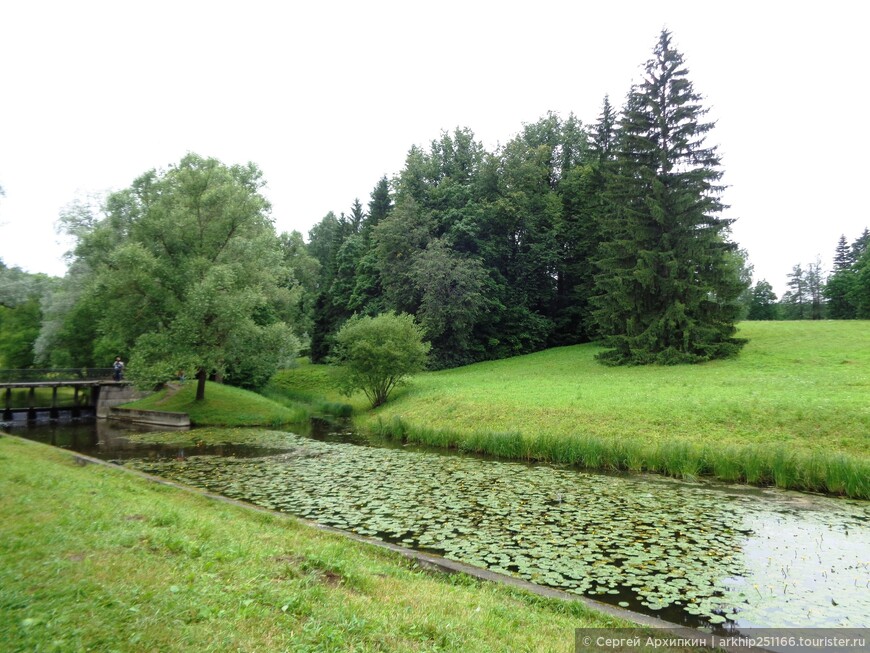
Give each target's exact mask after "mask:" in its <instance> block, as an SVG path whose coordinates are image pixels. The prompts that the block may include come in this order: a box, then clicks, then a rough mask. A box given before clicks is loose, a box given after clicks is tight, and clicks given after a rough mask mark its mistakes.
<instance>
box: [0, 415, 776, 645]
mask: <svg viewBox="0 0 870 653" xmlns="http://www.w3.org/2000/svg"><path fill="white" fill-rule="evenodd" d="M0 437H9V438H13V439H16V440H19V441H21V442H22V443H26V444H28V445H33V446H51V445H45V444H42V443H39V442H33V441H32V440H27V439H25V438H20V437H18V436H15V435H11V434H8V433H3V432H0ZM60 451H63V452H64V453H66V454H68V455H69V456H70V457H71V458H72V459H73V460H75V462H76V463H78V464H80V465H101V466H104V467H109V468H111V469H115V470H119V471H121V472H123V473H126V474H131V475H134V476H137V477H139V478H141V479H143V480H146V481H150V482H151V483H156V484H158V485H164V486H167V487H172V488H175V489H178V490H181V491H183V492H188V493H191V494H197V495H199V496H202V497H205V498H207V499H211V500H213V501H218V502H220V503H226V504H229V505H233V506H236V507H238V508H242V509H244V510H250V511H253V512H257V513H263V514H269V515H272V516H275V517H278V518H280V519H286V520H288V521H296V522H300V523H303V524H306V525H307V526H310V527H311V528H314V529H317V530H319V531H323V532H327V533H332V534H334V535H338V536H340V537H346V538H348V539H351V540H354V541H356V542H360V543H363V544H368V545H371V546H375V547H378V548H381V549H387V550H389V551H392V552H394V553H397V554H399V555H401V556H403V557H404V558H406V559H408V560H411V561H413V562H416V563H417V564H419V565H420V566H421V567H423V568H425V569H429V570H432V571H438V572H442V573H448V574H453V573H461V574H466V575H468V576H472V577H473V578H478V579H480V580H486V581H490V582H493V583H500V584H502V585H508V586H511V587H516V588H518V589H521V590H524V591H526V592H529V593H531V594H536V595H538V596H542V597H545V598H550V599H558V600H562V601H575V602H579V603H582V604H583V605H585V606H586V607H588V608H589V609H590V610H594V611H596V612H600V613H603V614H607V615H610V616H613V617H616V618H619V619H623V620H625V621H629V622H632V623H635V624H637V625H638V626H643V627H647V628H655V629H659V630H662V631H666V632H667V633H668V634H669V635H670V636H673V637H676V638H681V639H684V640H690V641H699V640H703V641H705V642H709V644H708V645H707V647H708V648H710V649H717V650H723V651H728V652H729V653H775V652H774V651H772V650H771V649H766V648H758V647H751V648H750V647H731V646H724V645H722V644H721V643H718V642H716V640H715V638H714V637H713V636H712V635H710V634H709V633H705V632H703V631H700V630H695V629H692V628H688V627H686V626H681V625H679V624H674V623H671V622H668V621H664V620H662V619H657V618H656V617H651V616H649V615H645V614H641V613H639V612H633V611H631V610H626V609H624V608H620V607H617V606H613V605H610V604H607V603H600V602H598V601H594V600H592V599H589V598H587V597H584V596H578V595H576V594H571V593H569V592H564V591H562V590H558V589H554V588H551V587H544V586H542V585H536V584H534V583H531V582H529V581H526V580H523V579H521V578H514V577H513V576H507V575H505V574H500V573H497V572H494V571H490V570H488V569H483V568H481V567H474V566H472V565H468V564H465V563H462V562H457V561H455V560H448V559H447V558H442V557H441V556H437V555H433V554H429V553H423V552H421V551H415V550H414V549H407V548H405V547H401V546H398V545H396V544H392V543H390V542H384V541H382V540H377V539H374V538H371V537H366V536H363V535H357V534H356V533H351V532H349V531H343V530H341V529H338V528H333V527H331V526H325V525H323V524H319V523H317V522H314V521H311V520H308V519H303V518H301V517H297V516H295V515H291V514H289V513H284V512H279V511H275V510H269V509H268V508H263V507H260V506H256V505H253V504H250V503H245V502H244V501H239V500H237V499H231V498H229V497H225V496H222V495H220V494H214V493H212V492H207V491H205V490H201V489H199V488H195V487H192V486H189V485H184V484H182V483H177V482H175V481H170V480H168V479H165V478H161V477H159V476H153V475H151V474H147V473H145V472H140V471H139V470H135V469H129V468H127V467H123V466H120V465H117V464H115V463H110V462H108V461H105V460H100V459H99V458H93V457H91V456H87V455H85V454H80V453H76V452H74V451H69V450H67V449H60Z"/></svg>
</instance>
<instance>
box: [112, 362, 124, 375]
mask: <svg viewBox="0 0 870 653" xmlns="http://www.w3.org/2000/svg"><path fill="white" fill-rule="evenodd" d="M123 377H124V362H123V361H122V360H121V357H120V356H115V363H114V364H113V365H112V378H113V379H115V381H120V380H121V379H122V378H123Z"/></svg>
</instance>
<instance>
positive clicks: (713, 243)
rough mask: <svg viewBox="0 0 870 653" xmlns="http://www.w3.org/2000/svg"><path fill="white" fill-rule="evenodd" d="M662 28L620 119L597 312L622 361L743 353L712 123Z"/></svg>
mask: <svg viewBox="0 0 870 653" xmlns="http://www.w3.org/2000/svg"><path fill="white" fill-rule="evenodd" d="M706 114H707V109H705V108H704V107H703V106H702V105H701V97H700V96H699V95H698V94H697V93H696V92H695V91H694V88H693V86H692V83H691V81H689V79H688V73H687V70H686V67H685V65H684V63H683V57H682V55H681V54H680V53H679V52H677V50H675V49H674V48H673V46H672V44H671V35H670V33H669V32H667V31H663V32H662V33H661V36H660V38H659V41H658V44H657V45H656V48H655V50H654V56H653V57H652V58H651V59H650V60H649V61H648V62H647V64H646V67H645V74H644V78H643V80H642V82H641V83H640V84H639V85H637V86H635V87H634V88H632V89H631V91H630V92H629V95H628V98H627V101H626V105H625V108H624V110H623V112H622V115H621V117H620V120H619V123H618V130H617V134H616V143H615V162H614V165H613V166H612V171H611V173H610V174H611V177H612V178H611V180H610V183H609V184H608V190H607V194H608V201H609V207H608V209H607V213H606V215H605V219H604V223H605V224H604V229H603V234H604V235H605V238H606V239H607V240H606V241H605V242H603V243H602V245H601V248H600V256H599V260H598V266H599V269H600V274H599V275H598V276H597V278H596V289H597V295H596V297H595V298H594V300H595V304H596V307H597V308H596V311H595V318H596V321H597V324H598V326H599V329H600V332H601V335H602V336H603V337H604V343H605V345H607V346H609V347H610V349H609V350H608V351H605V352H603V353H602V354H601V355H600V356H599V357H600V359H601V360H603V361H604V362H609V363H613V364H645V363H664V364H674V363H689V362H700V361H704V360H709V359H713V358H722V357H726V356H731V355H734V354H736V353H737V352H738V351H739V349H740V347H741V346H742V344H743V341H741V340H738V339H736V338H734V333H735V331H736V328H735V321H736V320H737V318H738V315H739V312H740V306H739V302H738V301H737V300H738V297H739V296H740V294H741V292H742V291H743V290H744V283H743V282H742V281H741V279H740V276H739V270H738V269H737V267H736V266H735V265H734V264H733V261H734V258H735V257H734V256H732V255H731V253H732V252H734V251H736V246H735V245H734V244H733V243H731V242H729V240H728V226H729V224H730V222H731V221H730V220H727V219H724V218H722V217H721V216H720V214H721V212H722V210H723V209H724V208H725V207H724V205H723V204H722V203H721V201H720V199H719V196H720V193H721V190H722V186H721V184H720V179H721V177H722V172H721V170H720V168H719V165H720V161H719V156H718V154H717V153H716V148H715V147H711V146H709V145H707V144H706V143H705V139H706V136H707V134H708V132H709V131H710V130H711V129H712V128H713V123H710V122H704V117H705V115H706Z"/></svg>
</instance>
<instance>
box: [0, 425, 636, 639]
mask: <svg viewBox="0 0 870 653" xmlns="http://www.w3.org/2000/svg"><path fill="white" fill-rule="evenodd" d="M34 469H39V473H38V474H36V473H33V470H34ZM0 523H2V524H3V537H2V538H0V560H2V563H0V587H2V588H3V589H2V592H0V638H2V641H3V642H4V646H6V647H8V648H7V649H4V650H9V651H37V650H38V651H73V650H75V651H78V650H101V651H109V650H117V651H131V652H132V651H144V650H149V651H151V650H160V651H229V650H233V651H285V650H293V651H345V650H355V651H430V650H439V651H481V652H484V651H541V652H543V651H566V652H567V651H573V650H574V629H575V628H583V627H594V628H613V627H629V626H632V625H633V624H631V623H629V622H626V621H623V620H621V619H617V618H615V617H611V616H608V615H605V614H602V613H598V612H596V611H594V610H592V609H590V608H588V607H586V606H584V605H583V604H582V603H580V602H579V601H577V602H575V601H561V600H557V599H547V598H543V597H540V596H536V595H534V594H531V593H528V592H525V591H522V590H519V589H516V588H510V587H507V586H502V585H500V584H497V583H492V582H484V581H480V580H477V579H474V578H471V577H469V576H466V575H464V574H452V575H447V574H442V573H432V572H428V571H426V570H424V569H422V568H420V567H418V566H417V565H416V563H413V562H411V561H409V560H406V559H404V558H402V557H401V556H400V555H398V554H396V553H393V552H389V551H385V550H380V549H377V548H376V547H373V546H370V545H367V544H364V543H360V542H355V541H352V540H350V539H348V538H345V537H341V536H339V535H335V534H330V533H325V532H322V531H318V530H316V529H314V528H311V527H309V526H307V525H305V524H303V523H301V522H299V521H297V520H296V519H294V518H292V517H281V516H278V515H270V514H268V513H265V512H259V511H253V510H250V509H247V508H244V507H241V506H238V505H232V504H228V503H222V502H218V501H215V500H212V499H209V498H207V497H205V496H202V495H200V494H196V493H191V492H187V491H185V490H183V489H180V488H177V487H170V486H165V485H160V484H156V483H153V482H150V481H148V480H147V479H145V478H143V477H141V476H138V475H133V474H131V473H128V472H127V471H124V470H122V469H114V468H111V467H109V466H101V465H87V464H85V465H82V464H81V463H80V462H78V463H77V459H75V458H74V457H73V456H71V455H70V454H69V453H68V452H64V451H61V450H57V449H52V448H51V447H48V446H46V445H42V444H39V443H34V442H26V441H23V440H20V439H18V438H12V437H4V436H2V435H0Z"/></svg>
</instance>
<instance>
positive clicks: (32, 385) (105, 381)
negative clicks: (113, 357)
mask: <svg viewBox="0 0 870 653" xmlns="http://www.w3.org/2000/svg"><path fill="white" fill-rule="evenodd" d="M128 385H129V384H128V383H127V382H126V381H115V380H113V378H112V368H110V367H105V368H103V367H101V368H79V369H50V370H49V369H46V370H0V392H3V394H4V395H5V401H4V404H3V405H4V409H3V421H11V420H12V419H14V416H15V414H16V413H26V414H27V419H28V420H35V419H37V416H38V415H39V413H40V412H42V413H48V416H49V418H50V419H58V417H59V416H60V411H61V409H69V410H70V411H71V413H72V416H73V417H78V416H80V415H81V410H82V408H94V409H97V408H98V406H99V403H100V397H101V395H102V394H106V393H105V392H104V389H108V388H126V387H127V386H128ZM49 388H50V389H51V403H50V404H49V405H45V403H46V402H47V399H46V397H45V394H46V393H37V390H39V389H49ZM60 388H72V389H73V397H72V401H71V405H66V406H61V405H60V402H59V399H58V389H60ZM16 391H18V392H16ZM22 391H25V392H26V401H24V402H22V401H21V394H22ZM13 393H14V394H15V395H16V401H13ZM22 403H23V404H26V405H24V406H22ZM40 403H41V404H42V405H39V404H40ZM65 403H68V402H65Z"/></svg>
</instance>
